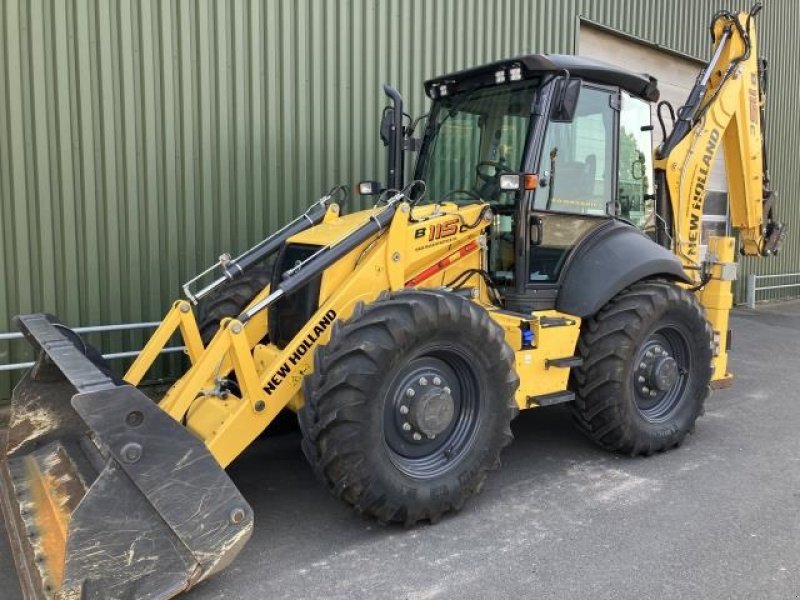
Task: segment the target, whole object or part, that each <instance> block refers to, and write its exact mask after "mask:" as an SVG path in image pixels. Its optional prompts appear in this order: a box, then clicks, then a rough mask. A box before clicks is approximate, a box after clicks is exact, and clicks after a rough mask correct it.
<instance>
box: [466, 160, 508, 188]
mask: <svg viewBox="0 0 800 600" xmlns="http://www.w3.org/2000/svg"><path fill="white" fill-rule="evenodd" d="M482 167H492V168H494V175H489V174H488V173H484V172H483V169H482ZM513 172H514V170H513V169H509V168H508V167H507V166H506V165H505V164H504V163H502V162H500V161H498V160H482V161H481V162H479V163H478V164H477V165H475V174H476V175H477V176H478V177H479V178H480V179H482V180H483V181H485V182H486V183H497V181H498V180H499V179H500V175H502V174H503V173H513Z"/></svg>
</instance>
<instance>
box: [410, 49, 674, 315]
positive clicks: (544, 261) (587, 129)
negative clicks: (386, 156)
mask: <svg viewBox="0 0 800 600" xmlns="http://www.w3.org/2000/svg"><path fill="white" fill-rule="evenodd" d="M425 90H426V93H427V95H428V96H429V97H430V98H431V99H432V100H433V106H432V109H431V112H430V116H429V119H428V124H427V128H426V131H425V134H424V137H423V140H422V146H421V150H420V155H419V159H418V161H417V165H416V171H415V175H414V177H415V179H422V180H424V181H425V182H426V184H427V195H426V199H425V201H426V202H444V201H453V202H456V203H461V202H463V203H473V202H476V201H482V202H487V203H489V204H490V205H491V207H492V209H493V213H494V221H493V224H492V227H491V228H490V233H489V240H488V241H489V261H488V262H489V265H488V267H489V268H488V270H489V275H490V276H491V278H492V280H493V281H494V282H495V283H496V284H497V285H498V286H499V287H500V288H501V291H502V293H503V295H504V296H505V297H506V308H509V309H512V310H519V311H521V312H529V311H531V310H535V309H543V308H553V307H554V306H555V302H556V298H557V295H558V290H559V288H560V283H561V280H562V275H563V273H564V271H565V266H566V265H567V264H568V261H569V259H570V256H571V255H572V253H573V250H575V248H576V247H577V246H578V245H579V244H580V243H581V242H582V241H584V240H586V239H587V238H588V237H589V236H591V235H592V233H593V232H595V231H597V230H599V229H600V228H602V227H603V226H608V224H609V223H610V222H615V221H616V222H618V221H619V220H621V219H622V220H625V221H629V222H630V223H632V224H633V225H635V226H636V227H638V228H639V229H640V230H642V231H644V232H645V233H646V234H648V235H650V236H651V237H654V235H655V210H654V209H655V207H654V205H655V197H654V194H653V175H652V174H653V166H652V138H651V130H652V127H651V121H650V104H649V103H650V102H653V101H655V100H657V99H658V89H657V87H656V82H655V80H654V79H653V78H652V77H649V76H647V75H639V74H635V73H631V72H628V71H625V70H623V69H619V68H618V67H614V66H611V65H608V64H605V63H602V62H599V61H595V60H592V59H588V58H581V57H575V56H566V55H531V56H522V57H517V58H513V59H509V60H504V61H499V62H495V63H492V64H489V65H484V66H481V67H476V68H473V69H468V70H465V71H460V72H457V73H453V74H450V75H445V76H443V77H438V78H436V79H432V80H429V81H427V82H426V83H425ZM514 173H530V174H536V176H537V177H536V180H535V181H537V184H536V185H535V187H534V186H529V187H531V188H534V189H507V188H508V186H505V185H502V181H503V178H502V176H503V175H508V174H514Z"/></svg>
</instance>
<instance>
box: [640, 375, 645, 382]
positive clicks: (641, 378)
mask: <svg viewBox="0 0 800 600" xmlns="http://www.w3.org/2000/svg"><path fill="white" fill-rule="evenodd" d="M639 383H644V375H639Z"/></svg>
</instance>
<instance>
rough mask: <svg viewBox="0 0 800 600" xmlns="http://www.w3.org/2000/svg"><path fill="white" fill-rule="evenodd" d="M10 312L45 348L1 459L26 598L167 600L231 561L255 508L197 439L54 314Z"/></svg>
mask: <svg viewBox="0 0 800 600" xmlns="http://www.w3.org/2000/svg"><path fill="white" fill-rule="evenodd" d="M16 321H17V325H18V326H19V328H20V330H21V331H22V332H23V333H24V334H25V337H26V338H27V339H28V340H29V341H30V342H31V343H32V344H33V346H34V347H35V348H37V350H38V354H39V355H38V359H37V361H36V364H35V365H34V366H33V367H32V368H31V370H30V371H29V372H28V373H27V374H26V375H25V376H24V378H23V379H22V381H21V382H20V383H19V384H18V385H17V387H16V388H15V389H14V395H13V399H12V412H11V422H10V424H9V431H8V441H7V444H6V448H5V452H4V453H2V454H0V491H1V492H2V493H0V504H1V505H2V509H3V515H4V518H5V522H6V527H7V529H8V532H9V538H10V541H11V547H12V551H13V554H14V560H15V562H16V565H17V570H18V573H19V576H20V583H21V585H22V589H23V595H24V597H25V598H57V599H60V598H64V599H70V600H71V599H73V598H75V599H77V598H104V599H106V598H109V599H110V598H170V597H172V596H175V595H176V594H179V593H180V592H182V591H185V590H187V589H189V588H190V587H192V586H193V585H194V584H195V583H197V582H198V581H200V580H202V579H204V578H205V577H208V576H209V575H211V574H213V573H215V572H216V571H219V570H220V569H222V568H224V567H225V566H227V565H228V564H229V563H230V562H231V560H233V558H234V557H235V556H236V554H237V553H238V552H239V550H240V549H241V548H242V547H243V546H244V544H245V543H246V542H247V540H248V538H249V537H250V534H251V533H252V529H253V515H252V510H251V509H250V506H249V505H248V504H247V502H246V501H245V500H244V498H243V497H242V496H241V494H240V493H239V491H238V490H237V489H236V487H235V486H234V485H233V482H231V480H230V479H229V478H228V476H227V475H226V473H225V471H224V470H223V469H222V468H221V467H220V466H219V464H218V463H217V462H216V460H215V459H214V457H213V456H212V455H211V454H210V453H209V452H208V450H207V449H206V447H205V445H204V444H203V443H202V442H201V441H200V440H199V439H197V438H195V437H194V436H192V435H191V434H190V433H189V432H188V431H187V430H186V429H184V428H183V427H182V426H181V425H180V424H179V423H177V422H176V421H175V420H173V419H172V418H171V417H170V416H169V415H167V414H166V413H165V412H164V411H162V410H161V409H160V408H159V407H158V405H156V404H154V403H153V402H152V401H151V400H150V399H148V398H147V397H146V396H145V395H144V394H142V393H141V392H140V391H139V390H137V389H136V388H135V387H132V386H130V385H125V384H123V383H122V382H118V381H115V380H114V379H113V377H112V376H110V375H108V374H107V370H105V369H104V368H103V366H102V365H101V364H99V361H98V359H97V358H96V356H97V353H96V351H94V350H93V349H92V348H91V347H88V346H85V345H84V344H83V342H82V341H81V340H80V338H78V337H77V336H76V335H75V334H74V333H73V332H71V331H70V330H68V329H67V328H66V327H64V326H63V325H62V324H60V323H59V322H58V321H57V320H56V319H55V318H54V317H52V316H49V315H27V316H22V317H17V319H16ZM0 595H2V594H0Z"/></svg>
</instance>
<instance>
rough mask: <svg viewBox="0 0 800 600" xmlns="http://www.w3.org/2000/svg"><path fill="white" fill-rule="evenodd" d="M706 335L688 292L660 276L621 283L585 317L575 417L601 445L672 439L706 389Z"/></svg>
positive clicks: (678, 438) (646, 449)
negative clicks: (596, 310) (597, 309)
mask: <svg viewBox="0 0 800 600" xmlns="http://www.w3.org/2000/svg"><path fill="white" fill-rule="evenodd" d="M712 339H713V338H712V331H711V328H710V326H709V324H708V321H707V320H706V318H705V315H704V314H703V309H702V307H701V306H700V303H699V302H698V301H697V299H696V298H695V296H694V294H692V293H690V292H688V291H686V290H684V289H682V288H679V287H678V286H676V285H674V284H672V283H668V282H662V281H644V282H640V283H637V284H635V285H633V286H631V287H630V288H628V289H626V290H623V291H622V292H620V293H619V294H618V295H617V296H615V297H614V298H613V299H612V300H611V301H610V302H609V303H608V304H607V305H606V306H605V307H604V308H603V309H601V310H600V312H599V313H598V314H597V315H595V316H594V317H592V318H590V319H588V320H587V321H586V322H585V323H584V327H583V331H582V333H581V337H580V340H579V342H578V347H579V352H580V355H581V356H582V357H583V359H584V362H583V366H581V367H578V368H577V369H575V370H574V372H573V385H574V387H575V391H576V396H577V398H576V400H575V402H573V403H572V413H573V416H574V420H575V422H576V424H577V425H578V427H579V428H580V429H581V430H582V431H583V432H584V433H585V434H586V435H587V436H588V437H589V438H591V439H592V440H593V441H595V442H596V443H597V444H599V445H600V446H601V447H603V448H605V449H608V450H612V451H617V452H621V453H625V454H630V455H633V456H636V455H645V456H648V455H650V454H653V453H654V452H662V451H664V450H667V449H669V448H673V447H675V446H678V445H679V444H680V443H681V442H682V441H683V439H684V438H685V437H686V434H687V433H689V432H690V431H692V430H693V429H694V425H695V421H696V420H697V418H698V417H699V416H700V414H701V413H702V410H703V403H704V401H705V398H706V396H707V395H708V390H709V382H710V380H711V374H712V364H711V363H712V360H713V351H712Z"/></svg>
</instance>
